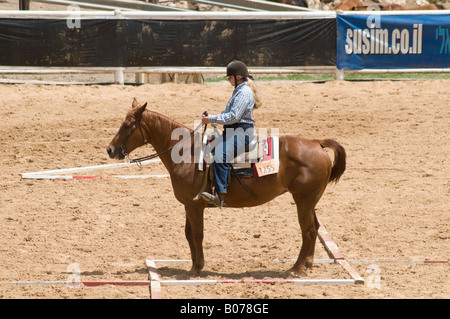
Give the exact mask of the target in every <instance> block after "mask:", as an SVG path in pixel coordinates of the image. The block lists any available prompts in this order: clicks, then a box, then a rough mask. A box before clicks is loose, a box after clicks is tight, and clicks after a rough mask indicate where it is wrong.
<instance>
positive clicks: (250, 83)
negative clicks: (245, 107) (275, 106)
mask: <svg viewBox="0 0 450 319" xmlns="http://www.w3.org/2000/svg"><path fill="white" fill-rule="evenodd" d="M247 82H248V86H249V87H250V89H251V90H252V92H253V98H254V99H255V109H257V108H258V107H260V106H262V104H263V103H262V100H261V97H260V96H259V94H258V89H257V87H256V85H255V82H254V81H253V80H252V79H250V78H247Z"/></svg>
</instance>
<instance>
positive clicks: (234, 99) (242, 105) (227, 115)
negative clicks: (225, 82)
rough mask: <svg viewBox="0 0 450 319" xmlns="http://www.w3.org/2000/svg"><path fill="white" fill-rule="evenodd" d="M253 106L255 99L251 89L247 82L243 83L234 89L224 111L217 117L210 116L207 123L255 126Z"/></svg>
mask: <svg viewBox="0 0 450 319" xmlns="http://www.w3.org/2000/svg"><path fill="white" fill-rule="evenodd" d="M253 106H255V98H254V97H253V92H252V89H251V88H250V87H249V86H248V83H247V82H244V83H242V84H240V85H238V87H237V88H235V89H234V91H233V95H232V96H231V98H230V100H229V101H228V104H227V107H226V108H225V111H223V112H222V113H220V114H217V115H210V116H209V122H210V123H217V124H223V125H230V124H235V123H247V124H255V120H254V119H253Z"/></svg>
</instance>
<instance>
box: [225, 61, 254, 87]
mask: <svg viewBox="0 0 450 319" xmlns="http://www.w3.org/2000/svg"><path fill="white" fill-rule="evenodd" d="M231 75H234V79H235V84H236V85H235V86H237V80H236V75H240V76H243V77H244V79H245V78H248V77H250V75H249V74H248V68H247V66H246V65H245V63H244V62H241V61H238V60H234V61H232V62H230V63H229V64H228V65H227V77H228V76H231Z"/></svg>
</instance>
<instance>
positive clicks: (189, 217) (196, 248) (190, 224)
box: [185, 206, 205, 275]
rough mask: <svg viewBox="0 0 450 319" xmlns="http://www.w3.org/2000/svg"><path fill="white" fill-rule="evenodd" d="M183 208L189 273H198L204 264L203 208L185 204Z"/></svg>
mask: <svg viewBox="0 0 450 319" xmlns="http://www.w3.org/2000/svg"><path fill="white" fill-rule="evenodd" d="M185 209H186V226H185V235H186V239H187V241H188V243H189V248H190V250H191V258H192V269H191V273H192V274H194V275H198V274H199V273H200V271H201V270H202V269H203V267H204V265H205V260H204V257H203V208H198V207H190V206H185Z"/></svg>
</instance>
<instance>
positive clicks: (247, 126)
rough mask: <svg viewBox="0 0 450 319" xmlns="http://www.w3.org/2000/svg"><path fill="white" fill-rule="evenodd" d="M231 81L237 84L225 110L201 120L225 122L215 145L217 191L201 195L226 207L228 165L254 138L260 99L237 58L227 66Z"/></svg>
mask: <svg viewBox="0 0 450 319" xmlns="http://www.w3.org/2000/svg"><path fill="white" fill-rule="evenodd" d="M227 77H228V81H229V82H230V84H231V85H232V86H234V91H233V95H232V96H231V98H230V100H229V101H228V104H227V106H226V108H225V110H224V111H223V112H222V113H221V114H217V115H209V116H208V115H206V114H204V115H203V118H202V123H203V124H206V123H217V124H222V125H223V128H224V132H223V134H222V137H221V140H220V141H219V143H218V144H217V146H216V147H215V151H214V161H213V163H212V164H213V166H212V167H213V174H214V179H215V182H216V188H215V193H214V194H210V193H207V192H204V193H203V194H202V198H203V199H204V200H206V201H207V202H208V203H211V204H213V205H215V206H219V207H222V206H225V203H224V194H226V193H227V181H228V171H229V164H228V163H231V162H233V160H234V158H235V157H236V156H238V155H240V153H242V151H243V150H244V149H245V145H247V144H248V143H249V141H250V140H251V138H252V136H253V133H254V128H253V125H254V124H255V120H254V119H253V108H254V107H258V106H259V105H260V104H261V102H260V99H259V97H258V95H257V92H256V88H255V87H254V85H253V83H252V78H251V76H250V75H249V74H248V69H247V66H246V65H245V64H244V63H243V62H241V61H237V60H234V61H232V62H231V63H229V64H228V66H227Z"/></svg>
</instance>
